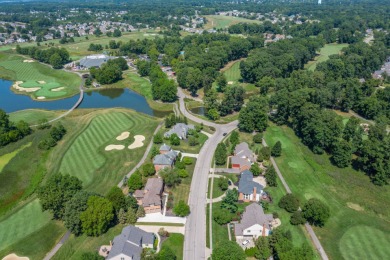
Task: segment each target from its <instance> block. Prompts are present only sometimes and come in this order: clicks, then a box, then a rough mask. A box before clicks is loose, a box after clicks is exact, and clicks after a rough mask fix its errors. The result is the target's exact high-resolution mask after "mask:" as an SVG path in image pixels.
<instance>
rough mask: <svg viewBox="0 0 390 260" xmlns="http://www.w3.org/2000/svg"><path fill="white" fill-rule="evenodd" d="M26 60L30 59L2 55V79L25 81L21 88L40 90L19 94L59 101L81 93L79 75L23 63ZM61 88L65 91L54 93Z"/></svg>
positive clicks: (34, 63) (13, 55)
mask: <svg viewBox="0 0 390 260" xmlns="http://www.w3.org/2000/svg"><path fill="white" fill-rule="evenodd" d="M25 59H29V58H24V57H22V56H19V55H16V54H10V53H0V78H4V79H9V80H13V81H23V83H22V84H20V86H21V87H24V88H36V87H38V88H40V89H39V90H37V91H35V92H29V93H27V92H20V91H17V90H15V91H17V92H18V93H22V94H27V95H30V96H31V97H33V98H37V97H45V98H46V99H58V98H64V97H68V96H73V95H75V94H77V93H78V92H79V86H80V84H81V79H80V77H79V76H78V75H76V74H74V73H70V72H66V71H63V70H54V69H52V68H50V67H49V66H46V65H43V64H40V63H39V62H32V63H29V62H23V61H24V60H25ZM39 81H41V82H39ZM59 87H61V88H63V89H61V90H59V91H52V90H53V89H56V88H59Z"/></svg>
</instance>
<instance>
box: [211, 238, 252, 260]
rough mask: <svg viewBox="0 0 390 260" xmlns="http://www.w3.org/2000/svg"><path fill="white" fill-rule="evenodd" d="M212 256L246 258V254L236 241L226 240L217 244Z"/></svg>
mask: <svg viewBox="0 0 390 260" xmlns="http://www.w3.org/2000/svg"><path fill="white" fill-rule="evenodd" d="M211 258H212V259H213V260H245V259H246V255H245V252H244V250H242V248H241V247H240V246H239V245H238V244H237V243H236V242H235V241H224V242H220V243H218V244H217V246H216V247H215V248H214V250H213V253H212V254H211Z"/></svg>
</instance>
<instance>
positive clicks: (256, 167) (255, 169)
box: [250, 163, 261, 176]
mask: <svg viewBox="0 0 390 260" xmlns="http://www.w3.org/2000/svg"><path fill="white" fill-rule="evenodd" d="M250 171H251V173H253V176H259V175H260V174H261V169H260V167H259V165H258V164H257V163H254V164H252V165H251V168H250Z"/></svg>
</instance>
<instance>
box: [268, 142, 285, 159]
mask: <svg viewBox="0 0 390 260" xmlns="http://www.w3.org/2000/svg"><path fill="white" fill-rule="evenodd" d="M271 155H272V156H274V157H279V156H280V155H282V143H281V142H280V141H277V142H276V143H275V145H274V147H272V150H271Z"/></svg>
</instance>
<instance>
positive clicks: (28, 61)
mask: <svg viewBox="0 0 390 260" xmlns="http://www.w3.org/2000/svg"><path fill="white" fill-rule="evenodd" d="M23 62H24V63H31V62H34V60H24V61H23Z"/></svg>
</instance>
